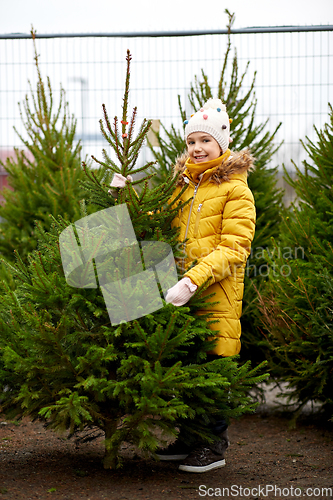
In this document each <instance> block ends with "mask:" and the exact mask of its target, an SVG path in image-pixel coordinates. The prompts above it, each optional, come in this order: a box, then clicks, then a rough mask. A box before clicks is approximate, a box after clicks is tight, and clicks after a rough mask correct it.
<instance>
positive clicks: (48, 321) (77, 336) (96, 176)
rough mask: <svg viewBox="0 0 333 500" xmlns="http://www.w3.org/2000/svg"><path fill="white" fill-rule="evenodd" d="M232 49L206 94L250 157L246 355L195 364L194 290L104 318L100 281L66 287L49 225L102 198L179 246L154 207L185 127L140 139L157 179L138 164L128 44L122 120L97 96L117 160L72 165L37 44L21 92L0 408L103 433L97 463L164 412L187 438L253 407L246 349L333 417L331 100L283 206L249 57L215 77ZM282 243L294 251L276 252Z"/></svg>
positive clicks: (65, 121) (203, 332)
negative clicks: (121, 319)
mask: <svg viewBox="0 0 333 500" xmlns="http://www.w3.org/2000/svg"><path fill="white" fill-rule="evenodd" d="M231 23H232V16H230V26H231ZM34 41H35V40H34ZM230 50H231V46H230V38H229V44H228V47H227V51H226V55H225V59H224V62H223V69H222V72H221V78H220V81H219V83H218V95H217V96H218V97H220V98H222V99H223V101H224V102H226V104H227V108H228V112H229V115H230V117H231V118H233V122H232V132H231V133H232V137H233V144H232V147H233V149H235V150H240V149H243V148H245V147H250V148H251V151H252V153H253V154H254V156H255V157H256V163H255V168H254V170H253V171H252V172H251V174H250V176H249V185H250V187H251V189H252V191H253V193H254V196H255V200H256V207H257V219H258V222H257V230H256V237H255V241H254V243H253V247H254V249H260V251H254V252H253V253H252V255H251V258H250V262H249V269H252V270H253V271H252V272H253V274H252V275H251V274H249V275H248V276H247V278H246V279H247V282H246V292H245V300H244V314H243V346H244V347H243V350H242V363H240V362H239V360H235V359H228V358H224V359H221V360H218V361H214V362H213V363H207V362H206V353H207V351H208V350H209V349H210V345H211V344H210V341H209V340H208V337H209V329H208V328H207V324H206V319H205V318H204V317H202V316H200V317H197V316H195V314H194V313H195V311H196V309H198V308H200V307H202V301H201V299H200V294H198V295H196V296H195V298H194V300H193V301H191V303H190V304H189V305H188V306H187V307H181V308H175V307H174V306H172V305H170V304H168V305H167V304H165V303H164V307H163V308H162V309H159V310H158V311H156V312H154V313H152V314H149V315H147V316H144V317H142V318H139V319H138V320H135V321H130V322H127V323H122V324H120V325H118V326H116V327H112V326H111V324H110V319H109V317H108V314H107V310H106V307H105V303H104V299H103V295H102V293H101V291H100V289H99V288H94V289H84V288H82V289H75V288H73V287H71V286H69V285H68V284H67V282H66V280H65V276H64V272H63V268H62V261H61V255H60V250H59V235H60V233H61V232H62V231H63V230H64V229H65V228H67V227H68V226H69V225H70V223H71V222H74V221H76V220H78V219H80V218H81V217H84V216H86V215H89V214H92V213H94V212H97V211H99V210H102V209H105V208H109V207H112V206H116V205H120V204H126V205H127V207H128V209H129V212H130V216H131V220H132V223H133V228H134V231H135V234H136V237H137V239H138V241H143V240H145V241H147V240H153V241H154V240H155V241H163V242H166V243H168V244H169V245H170V246H171V247H172V249H173V252H174V255H175V256H176V255H177V251H178V250H177V249H178V247H177V238H176V234H175V232H174V231H172V230H170V221H171V219H172V217H173V213H172V212H168V211H163V210H160V208H161V206H163V205H165V204H166V203H167V200H168V199H169V197H170V193H171V192H172V188H173V180H172V173H171V165H172V163H173V162H174V160H175V158H176V156H177V155H178V154H180V153H182V152H183V150H184V146H185V145H184V142H183V139H182V132H180V131H177V130H176V129H175V127H172V128H171V130H170V131H168V130H164V137H163V136H162V135H159V134H158V141H159V144H160V148H159V149H158V150H156V149H153V148H152V151H153V153H154V155H155V157H156V159H157V160H158V165H159V166H158V169H157V170H156V172H157V175H155V177H152V171H153V167H152V165H150V164H148V165H145V166H143V167H141V168H140V169H138V168H137V167H136V160H137V158H138V154H139V151H140V147H141V146H142V144H143V142H144V140H145V137H146V134H147V132H148V129H149V127H150V122H146V121H145V122H144V123H143V124H142V125H141V127H140V128H139V132H138V133H137V134H136V135H135V134H134V130H135V119H136V110H134V112H133V114H132V116H131V117H130V118H129V112H128V109H127V105H128V92H129V79H130V55H129V54H128V56H127V73H126V82H125V94H124V102H123V116H122V117H121V120H120V122H118V119H115V120H114V121H113V123H112V122H110V120H109V117H108V115H107V111H106V109H105V108H104V122H102V121H101V131H102V134H103V136H104V137H105V139H106V140H107V142H108V144H109V146H110V147H111V148H112V150H113V151H114V154H115V157H116V160H115V161H114V160H112V159H111V157H110V155H109V154H108V153H107V151H103V156H104V158H103V161H100V160H96V161H97V164H98V166H99V168H98V169H94V170H91V169H90V166H89V164H88V165H87V164H86V163H83V165H82V164H81V158H80V151H81V150H80V144H77V142H76V141H75V127H76V121H75V119H74V118H73V117H71V116H70V115H69V113H68V105H67V103H66V102H65V95H64V91H63V90H61V96H62V99H61V101H60V104H59V106H58V107H57V108H56V109H55V110H54V109H53V106H54V104H53V97H52V90H51V84H50V82H49V80H48V81H47V85H46V86H45V85H44V82H43V79H42V76H41V73H40V70H39V65H38V57H37V53H36V51H35V54H36V68H37V72H38V85H37V94H36V97H35V96H34V94H33V91H32V103H33V104H32V106H31V100H29V98H28V97H27V98H26V100H25V102H24V113H25V126H26V131H27V135H28V138H29V139H27V140H25V139H23V138H22V142H23V143H24V145H25V147H26V149H28V150H29V151H30V152H31V153H32V157H33V160H29V159H28V158H27V157H26V155H25V154H24V153H23V152H20V151H18V150H17V152H16V155H17V156H16V159H12V160H8V161H7V163H6V165H4V166H5V168H6V170H7V172H8V180H9V184H10V186H11V187H12V188H14V190H7V191H5V192H4V193H3V194H4V197H5V200H6V203H5V204H4V205H3V206H2V207H1V208H0V216H1V217H2V218H3V219H4V222H3V223H2V224H1V227H0V231H1V238H0V252H1V253H2V256H3V258H4V260H5V261H6V265H4V264H3V266H2V280H1V285H0V286H1V293H2V301H1V305H0V329H1V336H0V387H2V389H3V390H4V392H3V395H2V397H1V404H2V409H3V410H4V411H6V412H7V413H8V414H11V415H12V416H17V415H23V414H27V415H31V416H33V417H36V418H37V417H38V418H45V419H46V421H47V422H48V424H49V425H50V426H52V427H54V428H57V429H69V430H70V432H71V433H74V432H75V431H76V430H78V429H80V430H83V429H85V428H86V427H87V426H90V427H92V428H96V427H97V428H100V429H102V430H103V431H104V433H105V436H106V441H105V442H106V453H105V461H104V465H105V467H114V466H116V465H117V463H118V461H119V448H120V445H121V443H122V442H123V441H124V440H125V441H131V442H134V443H135V444H137V445H138V446H139V447H140V448H141V449H142V450H148V451H149V450H150V451H154V449H156V447H157V446H158V439H157V435H156V433H155V429H156V428H157V427H159V428H161V429H162V430H163V431H164V432H165V435H167V434H169V435H170V434H171V435H172V434H174V433H175V432H176V430H175V428H174V426H175V422H176V421H177V422H179V421H182V422H183V427H185V428H186V425H187V423H188V422H189V421H190V422H191V425H190V429H191V434H192V435H193V429H195V431H194V433H197V434H198V435H199V436H203V435H204V434H205V433H206V432H207V431H206V426H205V425H204V422H205V419H206V418H207V415H208V414H212V413H213V414H214V412H216V413H219V412H221V411H223V413H224V414H225V415H226V417H237V416H238V415H240V414H242V413H244V412H246V411H251V410H253V408H254V406H253V404H252V402H251V400H250V398H249V397H248V389H249V387H251V385H253V384H255V383H258V382H259V381H261V380H263V378H265V375H259V373H260V369H258V368H255V369H251V368H250V366H249V363H248V360H249V359H251V361H252V362H253V361H254V363H255V365H257V364H258V363H259V362H260V361H261V360H263V359H267V360H268V361H269V367H270V374H271V376H272V377H273V378H275V379H277V380H284V381H287V382H288V384H289V387H290V388H291V389H292V391H293V392H292V395H293V396H294V398H295V400H296V401H297V402H298V404H299V406H300V407H301V406H302V405H303V404H305V403H306V402H308V401H319V402H321V403H323V405H324V409H326V410H327V411H328V413H329V415H332V408H333V402H332V397H331V391H330V389H329V388H330V387H331V383H332V368H333V352H332V350H333V347H332V346H333V343H332V335H333V333H332V332H333V327H332V296H333V283H332V275H333V272H332V265H333V256H332V239H333V229H332V225H331V223H330V220H331V217H332V213H333V210H332V208H333V207H332V202H333V196H332V189H331V186H332V180H333V179H332V176H333V163H332V162H333V160H332V148H333V135H332V132H333V130H332V126H333V121H332V120H333V113H332V108H331V107H330V115H329V122H328V123H327V125H326V126H325V127H324V129H323V130H322V131H317V137H318V141H317V143H312V142H311V141H309V140H308V139H307V140H306V142H305V143H304V147H305V149H306V151H307V153H308V157H309V160H308V161H307V162H305V164H304V170H301V169H297V177H296V180H294V181H293V180H292V179H290V178H288V181H289V182H290V184H291V185H292V186H293V187H294V189H295V191H296V194H297V205H296V204H295V205H293V206H292V207H291V208H290V209H288V210H286V209H285V208H284V207H283V204H282V192H281V191H279V190H278V189H277V188H276V169H274V168H270V167H269V162H270V159H271V157H272V155H273V153H274V152H275V150H276V146H274V143H273V141H274V138H275V134H276V131H277V130H275V132H274V133H273V134H270V133H268V132H266V131H265V127H266V123H264V124H262V125H259V126H258V125H255V122H256V121H255V110H256V100H255V96H254V87H255V77H254V78H253V82H252V86H251V88H250V89H249V91H248V92H247V93H246V94H245V95H243V93H242V82H243V79H244V76H245V73H246V72H247V69H246V71H245V72H244V74H242V75H239V73H238V65H237V57H236V55H235V56H234V58H233V60H232V63H231V68H232V69H231V78H230V83H228V82H225V78H226V74H227V68H228V65H229V57H230ZM211 96H212V91H211V87H210V86H209V84H208V79H207V77H206V75H205V74H204V72H203V73H202V76H201V79H196V80H195V84H194V85H193V86H192V87H191V92H190V96H189V97H190V100H191V102H192V106H193V108H194V109H197V108H199V107H200V106H201V104H202V103H203V102H204V101H206V100H207V98H209V97H211ZM180 112H181V114H182V115H183V110H182V108H181V104H180ZM139 170H140V171H141V172H140V174H141V175H140V176H139V178H137V180H135V181H134V182H132V183H127V184H126V187H125V188H124V189H115V190H113V191H111V192H110V186H109V185H110V181H111V179H112V176H113V174H114V173H121V174H122V175H124V176H125V177H126V176H127V175H129V174H133V175H134V176H135V174H136V173H139ZM142 175H143V177H142ZM152 183H154V184H152ZM83 200H85V201H83ZM281 248H283V249H286V248H288V249H290V251H289V252H288V255H286V254H285V253H282V254H281V251H279V250H280V249H281ZM264 249H265V251H264ZM300 249H301V250H300ZM263 264H268V265H269V268H270V270H271V272H270V273H269V274H268V275H267V276H266V277H263V276H262V275H260V274H256V273H255V270H256V269H259V268H260V266H262V265H263ZM276 270H278V271H276ZM212 300H213V298H212Z"/></svg>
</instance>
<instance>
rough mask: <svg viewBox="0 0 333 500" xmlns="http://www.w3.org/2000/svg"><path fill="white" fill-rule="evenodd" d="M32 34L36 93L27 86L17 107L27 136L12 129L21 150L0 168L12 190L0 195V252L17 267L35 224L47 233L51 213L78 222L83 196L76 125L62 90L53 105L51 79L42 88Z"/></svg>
mask: <svg viewBox="0 0 333 500" xmlns="http://www.w3.org/2000/svg"><path fill="white" fill-rule="evenodd" d="M31 35H32V39H33V44H34V52H35V65H36V71H37V90H36V91H34V90H33V89H32V86H31V83H30V82H29V85H30V92H31V95H30V96H29V95H26V97H25V100H24V102H23V103H22V104H19V107H20V114H21V119H22V122H23V125H24V128H25V131H26V136H27V137H24V136H22V135H21V134H20V133H19V132H18V131H17V130H16V129H15V127H14V129H15V131H16V133H17V135H18V137H19V138H20V140H21V141H22V145H23V146H24V149H19V148H15V157H12V158H9V159H7V161H6V162H5V163H3V164H2V165H3V167H4V168H5V170H6V171H7V173H8V177H7V179H8V185H9V186H10V188H11V189H10V188H6V189H4V190H3V192H2V195H3V197H4V201H5V203H4V204H3V205H1V206H0V216H1V217H2V218H3V221H2V223H1V225H0V253H1V254H2V255H3V257H5V258H6V259H8V260H9V261H10V262H15V256H14V250H16V251H18V252H19V254H20V256H21V258H22V259H23V260H24V261H25V262H27V255H28V254H29V252H31V251H32V250H33V249H35V248H36V245H37V237H36V234H35V226H34V224H35V221H40V222H41V223H42V226H43V227H44V228H45V229H46V230H47V229H49V228H50V226H51V219H50V214H53V215H54V216H55V217H57V216H58V215H62V216H63V217H65V218H66V219H68V220H69V221H73V220H76V219H78V218H79V217H80V203H79V202H80V200H81V199H83V198H84V197H85V194H86V193H85V191H84V189H83V188H82V186H81V185H80V180H82V179H83V178H84V177H85V174H84V170H83V168H82V166H81V158H80V153H81V144H80V142H79V141H77V140H76V138H75V132H76V120H75V118H74V116H73V115H70V113H69V106H68V103H67V102H66V95H65V91H64V89H63V88H61V89H60V94H59V95H60V99H59V103H58V105H56V104H55V102H54V95H53V91H52V87H51V82H50V79H49V78H47V83H45V82H44V81H43V78H42V75H41V71H40V67H39V60H38V59H39V56H38V54H37V48H36V40H35V32H34V31H33V29H32V30H31Z"/></svg>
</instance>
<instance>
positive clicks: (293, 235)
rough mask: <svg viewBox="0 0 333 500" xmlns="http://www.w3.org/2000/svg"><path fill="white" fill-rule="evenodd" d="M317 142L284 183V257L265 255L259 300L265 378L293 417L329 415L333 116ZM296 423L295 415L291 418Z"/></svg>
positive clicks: (309, 143) (332, 343) (332, 360)
mask: <svg viewBox="0 0 333 500" xmlns="http://www.w3.org/2000/svg"><path fill="white" fill-rule="evenodd" d="M329 110H330V113H329V121H328V123H326V124H325V126H324V127H323V129H322V130H318V129H317V128H316V127H314V128H315V131H316V135H317V142H313V141H311V140H310V139H309V138H308V137H307V138H306V141H305V142H303V143H302V144H303V146H304V149H305V151H306V153H307V155H308V159H307V160H305V161H304V162H303V167H304V168H303V169H300V168H298V167H297V166H296V165H295V167H296V173H297V175H296V178H295V179H294V180H293V179H292V178H291V177H290V176H289V175H288V173H287V171H286V172H285V173H286V179H287V181H288V182H289V184H290V185H291V186H292V187H293V188H294V189H295V192H296V195H297V198H296V201H295V203H294V204H293V205H292V207H291V210H290V214H289V216H288V217H286V218H284V220H283V224H282V236H281V242H282V247H283V252H281V251H280V252H279V251H278V247H276V251H275V252H272V254H271V256H270V267H271V272H270V275H269V282H268V283H267V287H266V289H265V290H263V291H262V293H261V312H262V313H263V315H262V326H263V327H264V328H265V331H266V332H268V333H267V342H266V343H265V347H266V349H267V357H268V359H269V362H270V366H271V369H272V372H271V373H272V376H274V377H275V378H276V379H278V380H286V381H287V382H288V389H289V390H290V401H292V400H294V402H296V403H297V405H298V410H300V409H301V408H302V407H303V406H304V405H305V404H306V403H307V402H309V401H315V402H319V403H322V404H323V408H324V410H326V411H327V412H328V414H329V415H330V416H332V415H333V398H332V382H333V376H332V373H333V309H332V304H333V227H332V215H333V194H332V182H333V156H332V153H333V113H332V106H331V105H329ZM295 415H296V416H297V412H296V414H295Z"/></svg>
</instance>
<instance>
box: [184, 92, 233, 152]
mask: <svg viewBox="0 0 333 500" xmlns="http://www.w3.org/2000/svg"><path fill="white" fill-rule="evenodd" d="M186 122H187V124H186V127H185V140H186V141H187V137H188V136H189V135H190V134H193V133H194V132H206V133H207V134H210V135H211V136H212V137H214V139H215V140H216V141H217V142H218V144H219V145H220V146H221V149H222V153H225V152H226V150H227V149H228V146H229V142H230V141H229V134H230V122H229V116H228V114H227V110H226V107H225V105H224V104H223V103H222V101H221V99H209V100H208V101H207V102H206V104H204V105H203V107H202V108H201V109H200V110H199V111H197V112H196V113H195V114H194V115H192V117H191V118H190V119H189V120H188V121H187V120H186V121H185V123H186Z"/></svg>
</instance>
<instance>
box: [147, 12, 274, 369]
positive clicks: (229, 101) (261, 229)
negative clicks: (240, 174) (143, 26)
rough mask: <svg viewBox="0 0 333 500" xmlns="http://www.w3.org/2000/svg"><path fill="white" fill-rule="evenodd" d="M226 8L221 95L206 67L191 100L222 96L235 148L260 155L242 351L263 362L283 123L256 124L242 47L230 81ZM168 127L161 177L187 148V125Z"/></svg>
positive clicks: (194, 103)
mask: <svg viewBox="0 0 333 500" xmlns="http://www.w3.org/2000/svg"><path fill="white" fill-rule="evenodd" d="M226 13H227V15H228V17H229V23H228V26H227V28H228V30H229V34H228V44H227V50H226V53H225V56H224V61H223V66H222V71H221V75H220V80H219V82H218V84H217V92H216V94H217V95H216V96H215V95H213V90H212V87H211V86H210V84H209V82H208V77H207V75H206V74H205V72H204V70H202V74H201V79H199V78H198V77H197V76H196V77H195V82H194V84H191V87H190V93H189V96H188V99H189V102H190V104H191V107H192V108H193V110H194V112H195V111H197V110H198V109H200V108H201V107H202V106H203V104H204V103H205V102H206V101H207V100H208V99H210V98H213V97H218V98H219V99H221V100H222V101H223V102H224V103H225V104H226V107H227V112H228V115H229V117H230V118H231V119H232V123H231V125H230V136H231V137H232V139H233V141H232V144H231V148H232V149H233V150H235V151H241V150H242V149H246V148H249V149H250V151H251V153H252V155H253V156H254V158H255V162H254V169H253V170H252V171H251V172H250V175H249V179H248V183H249V187H250V189H251V190H252V192H253V195H254V198H255V204H256V212H257V222H256V233H255V237H254V240H253V243H252V252H251V256H250V257H249V259H248V262H247V268H246V274H245V291H244V300H243V315H242V329H243V334H242V345H243V347H242V352H241V355H242V358H244V359H251V360H252V361H255V360H257V361H259V360H262V357H263V355H262V353H260V351H259V350H258V345H257V343H258V342H260V340H261V339H262V336H261V333H260V332H259V331H258V329H257V327H256V324H257V322H258V318H257V310H258V299H257V294H256V292H255V288H261V287H263V286H264V284H265V277H266V274H267V261H266V259H265V258H264V250H265V249H267V248H269V247H270V245H271V238H272V237H274V238H278V235H279V226H280V222H281V214H282V212H283V201H282V198H283V192H282V191H281V190H280V189H278V188H277V187H276V184H277V168H274V167H270V166H269V164H270V162H271V159H272V156H273V155H274V153H275V152H276V151H277V149H278V148H279V147H280V146H279V145H278V146H276V145H275V144H274V140H275V137H276V133H277V131H278V129H279V128H280V126H281V123H280V124H279V125H278V126H277V127H276V129H275V130H274V131H273V133H270V132H267V131H265V128H266V126H267V123H268V119H267V120H266V121H265V122H264V123H262V124H256V119H255V118H256V106H257V101H256V96H255V79H256V74H254V77H253V79H252V83H251V85H250V88H249V89H248V90H247V92H245V93H244V90H243V82H244V79H245V76H246V74H247V72H248V68H249V62H248V63H247V66H246V68H245V70H244V72H243V73H242V74H239V66H238V59H237V53H236V51H235V55H234V57H233V59H232V63H231V71H230V77H229V81H227V75H228V71H229V66H230V63H229V58H230V53H231V37H230V30H231V27H232V25H233V23H234V20H235V17H234V14H231V13H230V12H229V11H228V10H226ZM178 105H179V111H180V116H181V120H182V122H184V121H185V119H186V118H187V117H186V113H185V111H184V109H183V107H182V104H181V98H180V96H178ZM183 128H185V125H184V127H183ZM162 130H163V133H162V134H160V133H155V135H156V137H157V140H158V144H159V147H158V148H154V147H153V146H150V149H151V151H152V153H153V156H154V158H155V159H156V160H157V163H158V166H157V167H155V168H154V170H155V172H156V178H155V179H156V181H155V182H163V181H165V179H166V178H167V177H168V176H169V174H170V172H171V171H172V167H173V165H174V164H175V162H176V159H177V157H178V156H180V155H181V154H182V153H183V152H184V151H185V150H186V143H185V139H184V130H182V131H179V130H177V129H176V127H175V126H174V125H172V126H171V129H170V130H167V129H166V128H165V127H164V126H163V125H162ZM163 135H164V137H163ZM253 285H255V287H254V286H253Z"/></svg>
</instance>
